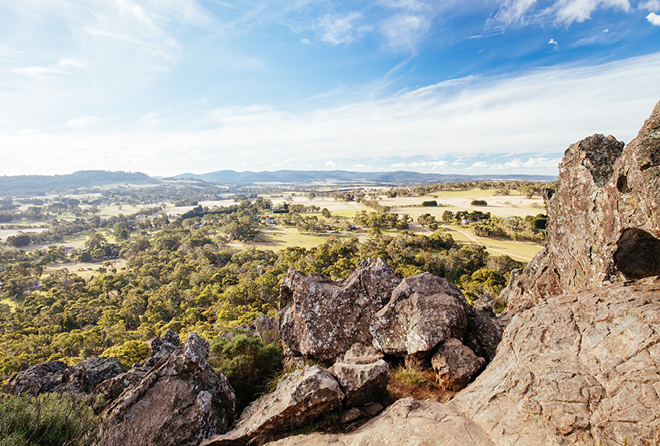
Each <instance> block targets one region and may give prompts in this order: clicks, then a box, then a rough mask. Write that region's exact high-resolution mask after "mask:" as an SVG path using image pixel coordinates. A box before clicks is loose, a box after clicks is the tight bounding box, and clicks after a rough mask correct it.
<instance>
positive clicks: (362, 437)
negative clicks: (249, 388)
mask: <svg viewBox="0 0 660 446" xmlns="http://www.w3.org/2000/svg"><path fill="white" fill-rule="evenodd" d="M403 444H405V445H410V446H430V445H442V446H467V445H469V446H493V443H492V442H491V441H490V440H489V439H488V437H487V436H486V434H485V433H484V432H483V431H482V430H481V428H479V426H477V425H476V424H475V423H473V422H472V421H470V420H469V419H467V418H466V417H465V416H464V415H463V414H461V413H460V412H459V411H457V410H456V409H454V408H452V407H450V406H448V405H446V404H442V403H436V402H431V401H417V400H414V399H412V398H404V399H401V400H399V401H397V402H396V403H394V404H392V405H391V406H390V407H388V408H387V410H386V411H385V412H383V413H382V414H380V415H379V416H377V417H376V418H373V419H371V420H370V421H369V422H367V423H366V424H364V425H363V426H361V427H360V428H358V429H356V430H355V431H353V432H350V433H348V434H320V433H314V434H311V435H299V436H295V437H289V438H286V439H284V440H280V441H276V442H272V443H268V445H270V446H330V445H332V446H400V445H403ZM530 444H533V443H530ZM536 444H542V443H536Z"/></svg>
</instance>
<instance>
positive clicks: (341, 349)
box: [279, 258, 401, 361]
mask: <svg viewBox="0 0 660 446" xmlns="http://www.w3.org/2000/svg"><path fill="white" fill-rule="evenodd" d="M400 282H401V280H400V278H399V276H398V275H397V274H396V273H395V272H394V270H393V269H392V267H390V266H389V265H388V264H386V263H385V262H383V261H382V260H381V259H380V258H379V259H376V260H373V261H371V262H368V263H367V262H363V263H361V264H360V266H359V268H358V269H357V270H356V271H355V272H354V273H353V274H351V275H350V277H348V279H346V280H340V281H332V280H330V279H327V278H326V277H324V276H322V275H320V274H310V275H309V276H307V277H306V276H304V275H302V274H300V273H299V272H297V271H296V270H294V269H293V268H291V269H289V273H288V274H287V276H286V277H285V278H284V279H283V280H282V285H281V287H280V310H279V317H280V325H279V332H280V338H281V340H282V342H283V344H284V348H285V351H286V353H287V354H288V355H292V356H296V355H298V356H306V357H313V358H316V359H321V360H325V361H334V360H335V359H336V358H337V357H339V356H340V355H341V354H343V353H345V352H346V351H347V350H348V349H349V348H350V347H351V346H352V345H353V344H354V343H356V342H361V343H363V344H371V340H372V336H371V333H370V332H369V327H370V325H371V322H372V318H373V315H374V314H376V312H378V310H380V309H381V308H382V307H383V306H384V305H385V304H386V303H387V302H388V301H389V299H390V296H391V293H392V290H394V288H396V287H397V285H399V283H400Z"/></svg>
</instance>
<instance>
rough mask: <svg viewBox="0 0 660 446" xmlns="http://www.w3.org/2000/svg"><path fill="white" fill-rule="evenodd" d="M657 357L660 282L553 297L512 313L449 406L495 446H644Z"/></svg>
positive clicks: (657, 401) (658, 383) (655, 417)
mask: <svg viewBox="0 0 660 446" xmlns="http://www.w3.org/2000/svg"><path fill="white" fill-rule="evenodd" d="M659 358H660V279H658V278H652V279H646V280H645V281H640V282H624V283H618V284H615V285H610V286H607V287H604V288H601V289H595V290H590V291H585V292H582V293H579V294H566V295H562V296H558V297H551V298H549V299H547V301H546V302H543V303H540V304H538V305H537V306H536V307H534V308H532V309H531V310H527V311H525V312H523V313H521V314H519V315H516V316H515V317H514V318H513V319H512V321H511V323H510V324H509V325H508V327H507V329H506V331H505V333H504V336H503V339H502V343H501V345H500V348H499V349H498V354H497V356H496V358H495V359H494V360H493V362H491V364H490V365H489V366H488V367H487V368H486V370H485V371H484V372H482V374H481V375H480V376H479V377H478V378H477V379H476V380H475V381H474V382H473V383H472V384H471V385H470V386H469V387H468V388H466V389H465V390H464V391H463V392H461V393H460V394H459V395H458V396H457V397H456V398H455V399H454V400H453V401H452V403H451V404H452V405H453V406H454V407H455V408H457V409H459V410H460V411H461V412H463V413H464V414H465V415H466V416H467V417H468V418H470V419H472V420H473V421H474V422H476V423H477V424H478V425H480V426H481V427H482V428H483V429H484V431H486V432H487V433H488V435H489V436H490V438H491V440H492V441H493V442H494V443H495V444H498V445H520V446H523V445H530V444H547V445H551V444H556V445H568V444H570V445H583V446H593V444H602V445H603V446H606V445H621V444H624V443H625V442H626V441H627V444H628V445H631V446H632V445H646V444H647V443H645V441H646V439H649V438H652V437H653V435H655V434H656V433H657V429H658V426H659V422H658V421H659V420H660V398H659V397H658V394H659V393H660V360H659ZM626 439H627V440H626ZM601 442H602V443H601ZM649 444H652V443H649Z"/></svg>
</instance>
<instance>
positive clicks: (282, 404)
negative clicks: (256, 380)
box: [201, 366, 344, 446]
mask: <svg viewBox="0 0 660 446" xmlns="http://www.w3.org/2000/svg"><path fill="white" fill-rule="evenodd" d="M343 399H344V394H343V392H342V391H341V389H340V388H339V384H338V383H337V381H336V380H335V379H334V378H333V376H332V374H331V373H330V372H329V371H328V370H326V369H324V368H321V367H319V366H313V367H309V366H308V367H305V368H304V369H299V370H296V371H294V372H292V373H290V374H289V375H287V376H286V377H285V378H284V379H283V380H282V382H280V384H279V385H278V387H277V390H276V391H275V392H273V393H270V394H268V395H264V396H263V397H261V398H259V399H258V400H257V401H255V402H253V403H252V404H250V406H248V407H247V409H245V411H244V412H243V414H242V415H241V418H240V419H239V420H238V422H237V423H236V427H235V428H234V429H233V430H231V431H230V432H228V433H226V434H225V435H216V436H213V437H210V438H208V439H207V440H205V441H203V442H202V445H201V446H220V445H222V446H228V445H244V444H246V443H247V442H248V441H250V440H252V439H253V438H257V437H259V438H263V437H266V436H269V435H276V434H277V433H278V432H279V433H281V432H286V431H290V430H293V429H295V428H296V427H298V426H301V425H302V424H304V423H305V422H307V421H309V420H313V419H314V418H316V417H318V416H319V415H321V414H324V413H327V412H329V411H332V410H334V409H336V408H338V407H341V402H342V400H343Z"/></svg>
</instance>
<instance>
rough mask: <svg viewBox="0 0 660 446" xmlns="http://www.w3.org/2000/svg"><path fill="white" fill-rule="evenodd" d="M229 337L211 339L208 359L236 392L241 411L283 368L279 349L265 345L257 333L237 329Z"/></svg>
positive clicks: (271, 345) (268, 344) (269, 344)
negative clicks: (247, 332) (251, 333)
mask: <svg viewBox="0 0 660 446" xmlns="http://www.w3.org/2000/svg"><path fill="white" fill-rule="evenodd" d="M234 333H235V334H234V335H233V337H231V339H229V337H219V338H216V339H214V340H213V341H212V342H211V349H210V350H211V357H210V359H209V362H210V363H211V365H212V366H213V367H214V369H215V370H216V372H218V373H224V374H225V375H226V376H227V378H228V379H229V382H230V383H231V385H232V387H233V388H234V391H235V392H236V400H237V410H238V411H239V412H240V410H242V409H243V408H244V407H246V406H247V405H248V404H249V403H250V402H251V401H253V400H254V399H255V395H257V394H258V393H260V392H263V390H264V386H265V385H266V383H267V382H268V380H269V378H270V377H271V376H273V375H275V374H276V373H277V372H279V371H281V370H282V357H283V355H282V349H281V348H279V347H278V346H277V345H276V344H275V343H267V344H265V345H264V343H263V341H262V340H261V338H260V337H259V336H257V335H253V336H249V334H245V333H242V332H241V331H240V330H238V331H235V332H234Z"/></svg>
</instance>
